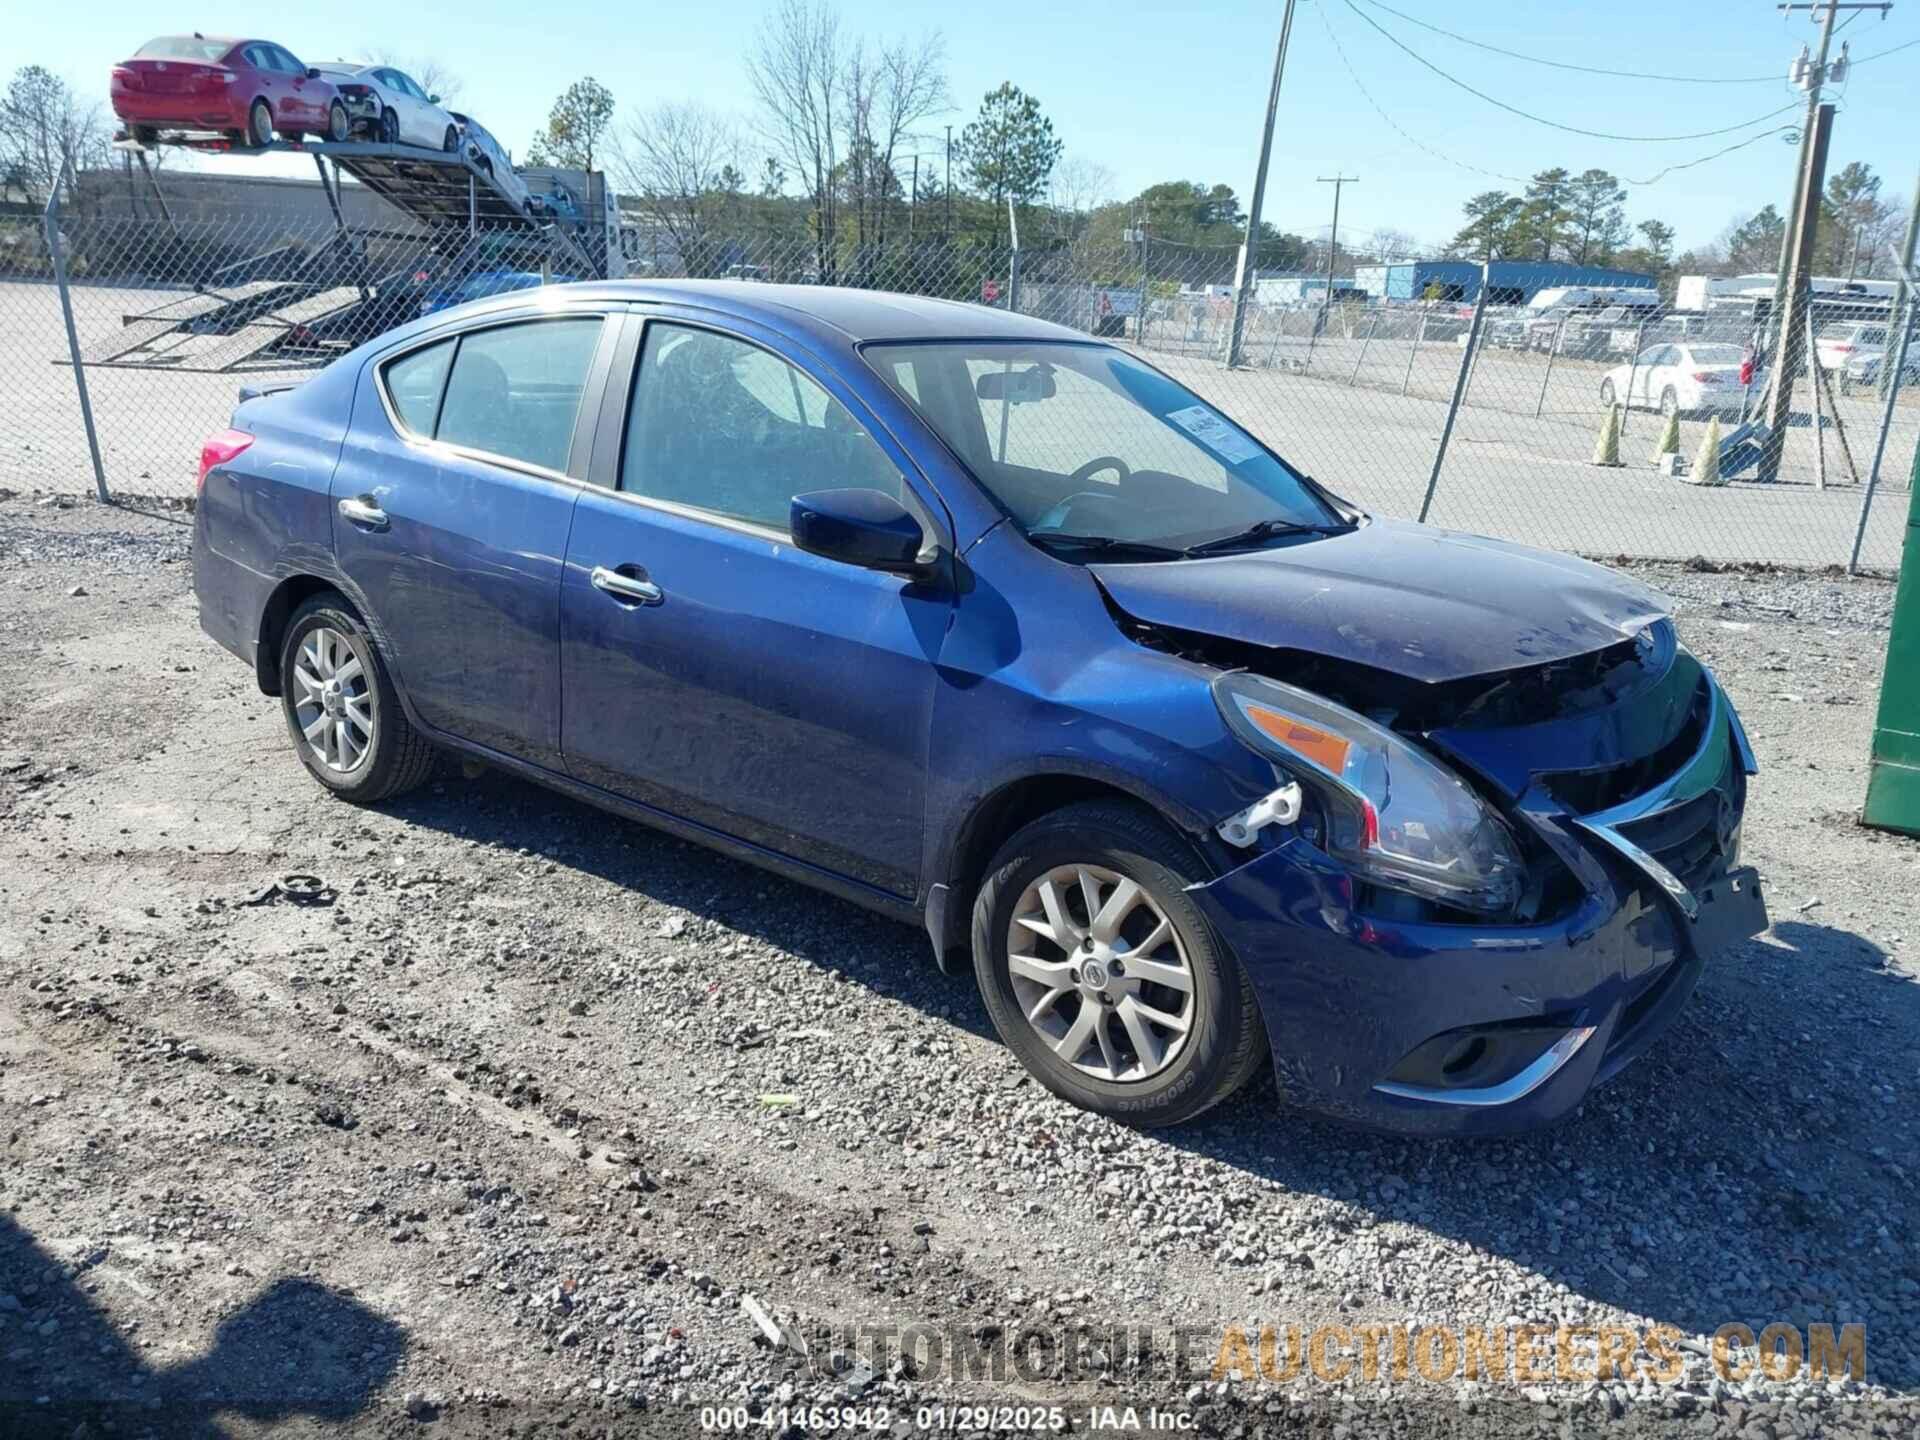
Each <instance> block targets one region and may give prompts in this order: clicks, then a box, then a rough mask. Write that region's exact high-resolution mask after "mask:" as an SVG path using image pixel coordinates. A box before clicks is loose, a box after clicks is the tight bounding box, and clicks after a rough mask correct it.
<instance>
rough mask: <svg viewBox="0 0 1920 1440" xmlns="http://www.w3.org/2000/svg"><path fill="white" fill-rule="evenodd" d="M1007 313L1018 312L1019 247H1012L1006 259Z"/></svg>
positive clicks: (1013, 313)
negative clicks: (1011, 252) (1011, 251)
mask: <svg viewBox="0 0 1920 1440" xmlns="http://www.w3.org/2000/svg"><path fill="white" fill-rule="evenodd" d="M1007 313H1008V314H1009V315H1017V314H1019V313H1020V247H1019V246H1018V245H1015V246H1014V247H1013V254H1012V256H1011V258H1009V259H1008V261H1007Z"/></svg>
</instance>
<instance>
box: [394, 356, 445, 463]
mask: <svg viewBox="0 0 1920 1440" xmlns="http://www.w3.org/2000/svg"><path fill="white" fill-rule="evenodd" d="M453 344H454V342H453V341H451V340H442V341H441V342H440V343H439V344H438V345H429V346H428V347H427V348H426V349H424V350H416V351H414V352H413V353H412V354H411V355H403V356H401V357H400V359H398V360H396V361H394V362H393V363H392V364H391V365H389V366H387V398H388V399H389V400H391V401H393V413H394V414H396V415H398V416H399V417H400V423H401V424H402V425H404V426H405V427H406V428H407V429H409V430H411V431H412V432H413V433H414V434H416V435H418V436H421V437H422V438H424V439H431V438H432V436H433V422H434V420H435V419H436V418H437V417H438V416H439V414H440V391H441V390H442V389H443V388H444V387H445V385H446V383H447V366H448V365H449V364H451V363H452V362H453Z"/></svg>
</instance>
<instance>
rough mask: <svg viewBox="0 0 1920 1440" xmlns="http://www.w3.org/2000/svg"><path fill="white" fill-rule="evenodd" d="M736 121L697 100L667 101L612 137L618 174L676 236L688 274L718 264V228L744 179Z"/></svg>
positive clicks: (653, 216) (652, 216) (643, 205)
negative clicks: (740, 166) (613, 138)
mask: <svg viewBox="0 0 1920 1440" xmlns="http://www.w3.org/2000/svg"><path fill="white" fill-rule="evenodd" d="M740 149H741V147H740V135H739V132H738V131H737V130H736V129H735V127H734V124H733V122H732V121H731V120H729V119H728V118H727V117H726V116H724V115H722V114H720V113H719V112H718V111H715V110H712V109H709V108H708V107H707V106H705V105H702V104H701V103H700V102H699V101H697V100H693V101H685V102H676V101H667V102H664V103H662V104H659V105H656V106H654V108H653V109H651V110H648V111H646V112H645V113H644V114H642V115H640V116H639V117H638V118H636V119H634V120H632V121H630V122H629V123H628V125H627V128H626V130H625V131H624V132H623V133H622V134H620V135H619V136H618V137H616V139H615V141H614V158H613V173H614V178H615V179H616V180H617V181H618V182H619V184H620V187H621V188H622V189H624V190H626V191H628V192H630V193H631V194H633V195H635V196H637V197H638V198H639V200H640V203H641V209H642V212H643V213H644V214H645V215H646V217H647V218H648V219H649V220H651V221H652V222H653V223H654V224H655V225H657V226H658V227H659V228H660V229H662V230H664V231H665V232H666V233H667V235H668V236H669V237H670V238H671V239H672V241H673V243H674V247H675V249H677V250H678V251H679V253H680V259H681V263H682V264H683V265H684V266H685V267H686V271H687V273H688V274H689V275H700V274H705V273H708V272H709V271H710V270H711V268H712V267H713V265H714V264H715V263H716V261H717V258H718V254H717V250H718V246H717V241H718V240H719V238H720V237H719V234H718V229H719V227H720V226H721V225H722V224H723V223H724V221H725V219H726V216H727V213H728V210H729V208H730V207H732V206H733V205H734V203H735V201H736V197H737V196H738V193H739V191H740V189H741V187H742V184H743V183H744V182H743V180H742V177H741V174H740V169H739V160H740Z"/></svg>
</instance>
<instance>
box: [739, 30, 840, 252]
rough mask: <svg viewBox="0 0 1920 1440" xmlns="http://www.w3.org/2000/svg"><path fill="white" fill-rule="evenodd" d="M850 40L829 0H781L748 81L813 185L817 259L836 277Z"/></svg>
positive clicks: (788, 164) (766, 123)
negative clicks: (837, 187) (837, 191)
mask: <svg viewBox="0 0 1920 1440" xmlns="http://www.w3.org/2000/svg"><path fill="white" fill-rule="evenodd" d="M846 67H847V46H846V42H845V40H844V39H843V38H842V37H841V34H840V17H839V15H838V13H837V12H836V11H835V10H834V9H833V8H832V6H831V4H830V3H826V0H779V3H778V4H776V5H775V6H774V8H773V9H772V10H771V11H770V12H769V13H768V14H767V16H766V18H765V19H764V20H762V21H761V22H760V30H759V33H758V34H756V35H755V36H754V39H753V44H752V46H751V47H750V48H749V49H748V51H747V80H748V83H750V84H751V85H752V87H753V93H754V98H755V99H756V100H757V101H758V102H759V105H760V118H759V124H760V127H761V131H762V133H763V135H764V136H765V138H766V141H767V143H768V144H769V145H771V146H772V147H773V152H774V155H775V156H776V157H777V158H778V159H779V161H780V162H781V164H782V165H783V166H784V167H785V168H786V170H787V171H788V173H789V174H791V175H792V176H793V178H794V179H795V180H796V181H797V182H798V183H799V184H800V186H801V188H802V189H803V190H805V192H806V194H807V199H808V202H809V205H810V208H811V210H812V220H813V243H814V259H815V264H816V267H817V269H818V271H819V278H820V279H821V280H822V281H823V282H825V283H828V284H831V283H832V281H833V278H834V275H833V268H834V267H833V258H834V257H833V236H834V231H835V230H836V229H837V227H838V223H839V218H840V216H839V204H838V196H837V195H836V194H835V181H836V180H837V178H838V172H839V169H840V135H841V129H842V127H843V126H844V124H845V120H846V109H847V97H846V92H845V88H844V85H845V80H846Z"/></svg>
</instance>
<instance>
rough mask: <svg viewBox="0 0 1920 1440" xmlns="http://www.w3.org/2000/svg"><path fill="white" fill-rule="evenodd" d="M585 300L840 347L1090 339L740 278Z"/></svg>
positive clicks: (620, 288) (654, 286) (597, 290)
mask: <svg viewBox="0 0 1920 1440" xmlns="http://www.w3.org/2000/svg"><path fill="white" fill-rule="evenodd" d="M578 289H579V291H580V293H581V294H582V295H583V297H584V296H586V295H589V294H590V295H591V296H592V297H593V298H596V299H598V298H605V299H613V300H629V301H653V302H655V303H659V304H670V305H671V304H681V305H692V306H698V307H700V308H702V309H707V310H715V311H719V312H721V313H724V314H727V315H732V316H736V317H738V318H740V319H743V320H757V321H759V322H760V323H761V324H763V325H768V326H771V327H772V328H774V329H779V330H792V331H798V332H802V333H805V334H809V335H812V336H813V337H814V338H816V339H820V340H825V341H830V342H837V343H840V344H848V343H851V344H856V345H857V344H861V343H864V342H866V341H879V340H1033V341H1046V340H1052V341H1061V340H1069V341H1073V340H1077V341H1085V340H1086V339H1087V338H1088V337H1087V336H1086V335H1085V334H1083V333H1082V332H1080V331H1078V330H1069V329H1068V328H1067V327H1066V326H1064V325H1055V324H1053V323H1051V322H1050V321H1046V320H1036V319H1034V318H1033V317H1032V316H1028V315H1009V314H1008V313H1007V312H1006V311H1004V310H996V309H992V308H990V307H988V306H985V305H974V304H970V303H968V302H966V301H962V300H941V299H936V298H934V297H933V296H930V295H900V294H895V293H893V292H890V291H883V290H855V289H851V288H849V287H844V286H837V285H765V284H759V283H755V282H750V281H741V280H613V281H601V282H589V283H588V284H585V285H582V286H579V287H578Z"/></svg>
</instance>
